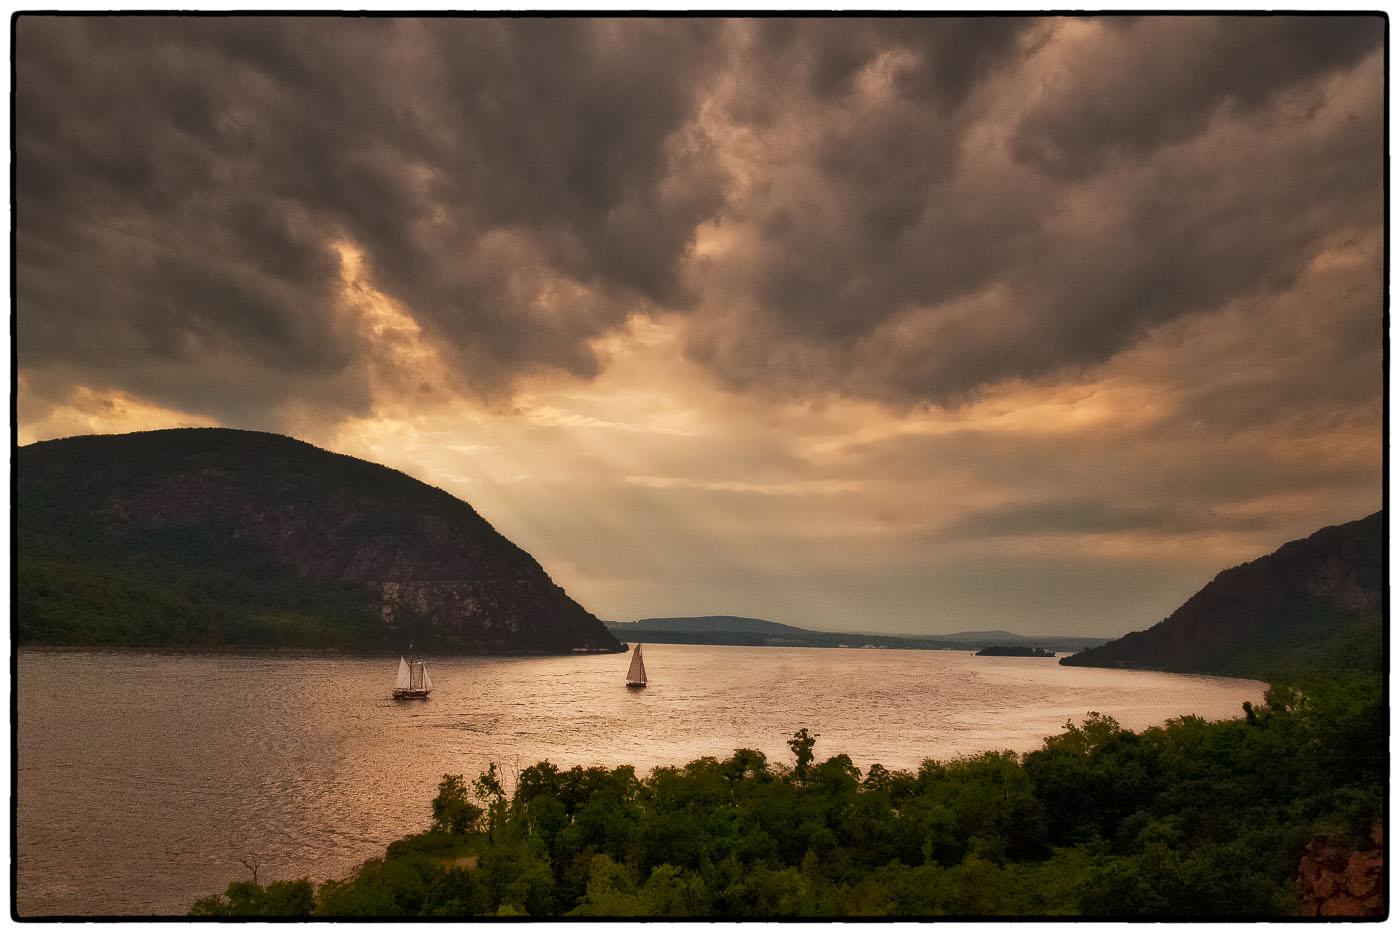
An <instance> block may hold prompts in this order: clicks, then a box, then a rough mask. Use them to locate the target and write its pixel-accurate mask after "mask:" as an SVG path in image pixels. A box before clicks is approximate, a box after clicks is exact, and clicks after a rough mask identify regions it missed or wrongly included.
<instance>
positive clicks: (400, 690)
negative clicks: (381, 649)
mask: <svg viewBox="0 0 1400 933" xmlns="http://www.w3.org/2000/svg"><path fill="white" fill-rule="evenodd" d="M408 656H409V658H412V657H413V652H412V649H411V646H410V651H409V655H408ZM432 692H433V678H431V677H429V676H428V666H427V665H426V664H424V663H423V662H422V661H412V660H408V661H406V660H404V658H403V656H402V655H400V656H399V676H398V677H397V678H395V680H394V699H396V700H426V699H427V698H428V694H430V693H432Z"/></svg>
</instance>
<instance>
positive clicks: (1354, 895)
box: [1297, 820, 1385, 917]
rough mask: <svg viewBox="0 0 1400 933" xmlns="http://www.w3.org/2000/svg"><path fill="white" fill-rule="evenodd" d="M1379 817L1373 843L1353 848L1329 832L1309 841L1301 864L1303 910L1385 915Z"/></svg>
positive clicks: (1323, 914)
mask: <svg viewBox="0 0 1400 933" xmlns="http://www.w3.org/2000/svg"><path fill="white" fill-rule="evenodd" d="M1382 832H1383V830H1382V828H1381V823H1380V821H1379V820H1377V821H1376V823H1375V825H1374V826H1373V827H1372V829H1371V840H1370V841H1371V845H1369V846H1362V847H1361V848H1357V849H1352V848H1350V847H1348V846H1345V845H1342V844H1341V843H1338V842H1337V841H1335V840H1331V839H1328V838H1327V837H1326V836H1318V837H1317V838H1316V839H1314V840H1313V841H1312V842H1311V843H1309V844H1308V848H1307V850H1306V851H1305V852H1304V853H1303V858H1302V859H1301V861H1300V862H1299V864H1298V878H1297V883H1298V888H1299V891H1300V892H1301V893H1302V896H1303V913H1304V914H1305V915H1307V916H1309V917H1381V916H1384V915H1385V852H1384V850H1383V849H1382V848H1381V843H1382Z"/></svg>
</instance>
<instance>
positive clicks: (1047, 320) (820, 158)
mask: <svg viewBox="0 0 1400 933" xmlns="http://www.w3.org/2000/svg"><path fill="white" fill-rule="evenodd" d="M1382 27H1383V22H1382V21H1381V20H1379V19H1377V18H1351V19H1340V20H1332V19H1316V18H1314V19H1308V18H1304V19H1299V18H1296V17H1294V18H1289V17H1283V18H1277V19H1269V20H1255V19H1249V18H1239V17H1234V18H1229V17H1227V18H1223V19H1220V18H1216V19H1207V20H1185V19H1183V20H1176V19H1166V20H1161V19H1145V20H1141V21H1134V22H1125V23H1119V22H1117V21H1112V22H1110V23H1109V24H1108V25H1107V26H1104V25H1103V24H1100V23H1096V22H1093V21H1088V22H1085V21H1078V20H1047V21H1041V22H1038V23H1036V24H1035V25H1034V27H1032V28H1025V29H1022V30H1021V31H1020V32H1018V33H1016V34H1015V37H1016V43H1015V48H1016V49H1017V50H1018V51H1020V52H1021V56H1018V57H1013V58H1005V57H1001V58H998V57H997V56H994V55H993V56H981V57H976V58H974V59H972V60H975V61H982V62H986V63H988V64H989V67H988V68H987V69H985V70H983V71H976V70H975V69H974V70H973V72H972V74H975V75H976V76H977V78H978V80H976V81H970V82H964V83H963V84H962V85H961V86H960V90H961V91H962V95H961V96H960V97H954V98H953V99H951V100H947V101H943V102H941V103H940V104H939V105H938V106H928V105H926V104H925V103H924V102H923V100H922V99H921V98H920V97H919V96H918V95H917V94H915V93H912V92H911V91H910V88H911V87H917V86H920V85H921V84H922V83H924V82H923V81H922V79H920V80H909V79H908V77H907V76H908V75H910V74H914V75H929V74H933V75H937V74H939V73H941V72H940V69H939V68H937V67H936V66H935V65H932V64H930V62H932V61H934V60H936V58H937V56H938V55H939V54H940V52H939V51H938V50H935V49H934V47H933V43H928V42H922V41H919V37H920V36H921V35H922V34H924V33H938V32H939V31H940V30H941V29H943V28H944V24H943V22H942V21H940V20H931V21H926V22H920V23H917V24H914V25H913V26H912V27H910V28H908V29H906V30H902V31H900V32H899V33H898V34H896V35H894V36H891V37H888V38H884V44H883V45H882V48H883V49H884V50H885V52H886V53H887V54H890V55H893V56H894V57H892V58H890V59H888V62H889V68H890V71H891V75H892V78H891V80H890V82H889V86H890V87H891V88H893V90H894V93H870V94H866V95H864V96H861V95H858V94H855V93H854V92H852V93H850V94H848V95H847V96H846V97H840V98H837V97H831V98H827V99H821V100H818V99H816V98H811V97H804V96H799V95H788V96H787V97H785V98H783V99H782V100H781V101H780V103H781V105H782V106H779V107H777V108H776V109H777V110H778V111H779V112H783V113H787V114H790V115H793V116H790V118H789V119H790V126H789V127H788V128H787V129H788V132H790V133H802V132H804V131H805V132H806V133H808V134H809V136H810V140H809V143H808V145H809V147H810V149H811V150H812V152H813V153H814V156H813V157H812V161H813V162H814V163H815V165H817V166H818V167H819V168H820V171H818V172H807V173H804V172H801V171H798V170H796V169H795V168H794V167H793V166H792V165H785V164H781V163H779V164H775V165H774V166H773V168H772V171H773V174H774V176H775V178H776V180H772V181H770V183H769V184H768V185H767V186H766V187H765V188H764V189H763V190H762V191H761V192H759V194H758V195H756V196H755V197H753V198H751V199H750V200H749V201H747V202H741V203H735V204H732V205H731V210H732V211H733V212H734V214H735V215H736V216H738V217H740V218H742V222H743V223H746V224H747V225H748V226H749V227H750V229H752V230H756V231H760V235H758V236H756V237H755V238H754V245H753V252H752V253H751V254H749V255H748V256H746V257H744V258H743V259H741V260H738V261H734V262H731V263H729V264H727V265H726V264H724V263H716V264H715V265H714V267H713V268H712V269H707V270H706V273H707V275H709V276H710V280H711V281H719V282H725V283H726V284H727V288H726V290H725V291H724V292H723V293H722V294H721V297H720V298H719V299H718V301H717V304H719V303H722V304H725V305H726V306H727V308H728V310H727V311H726V312H725V313H724V314H722V315H720V316H719V317H718V321H719V323H717V324H716V325H715V326H713V327H710V328H704V329H702V330H701V331H700V333H699V334H698V336H697V338H696V340H695V342H694V344H693V346H692V352H693V354H694V355H695V357H696V358H697V359H699V360H701V361H703V362H704V363H706V364H707V365H709V366H711V367H713V368H714V369H715V370H716V371H717V372H719V373H720V374H721V375H722V376H723V377H724V378H726V379H727V380H728V381H729V382H730V383H731V384H732V385H734V386H737V387H742V388H755V387H758V386H760V385H768V386H770V387H776V388H777V389H778V390H779V391H783V392H788V393H791V394H805V393H808V392H811V391H813V390H828V391H831V390H834V391H837V392H841V393H844V394H849V395H857V396H865V397H873V398H879V399H885V400H892V401H897V402H903V403H917V402H921V401H934V402H939V403H950V402H952V403H956V402H959V401H962V400H965V399H966V398H967V397H968V396H969V395H971V394H974V393H976V392H977V391H978V390H979V389H981V388H983V387H986V386H989V385H992V384H995V383H997V382H999V381H1002V380H1005V379H1012V378H1023V379H1041V378H1049V377H1054V376H1056V375H1058V374H1059V373H1060V372H1061V371H1062V370H1063V369H1065V368H1066V367H1074V366H1080V365H1085V364H1093V363H1099V362H1102V361H1104V360H1106V359H1108V358H1109V357H1111V356H1112V355H1113V354H1114V353H1116V352H1118V351H1120V350H1122V349H1124V348H1125V347H1127V346H1129V345H1131V344H1132V343H1133V342H1135V341H1136V340H1138V339H1139V338H1141V337H1142V335H1143V334H1144V333H1145V332H1146V331H1147V329H1148V328H1150V327H1152V326H1154V325H1157V324H1160V323H1162V322H1165V321H1170V320H1172V319H1174V318H1179V317H1181V316H1183V315H1186V314H1190V313H1194V312H1201V311H1208V310H1213V309H1216V308H1219V307H1221V306H1223V305H1224V304H1226V303H1228V302H1230V301H1232V300H1235V299H1239V298H1242V297H1246V296H1250V295H1255V294H1261V293H1271V292H1279V291H1281V290H1283V289H1285V288H1287V287H1288V286H1289V285H1290V284H1291V283H1292V282H1293V281H1294V280H1295V278H1296V276H1297V274H1298V273H1299V271H1300V270H1301V269H1302V268H1303V267H1304V266H1305V265H1306V263H1307V262H1308V261H1309V259H1310V258H1311V257H1312V255H1314V254H1315V253H1316V252H1317V251H1318V250H1320V249H1321V248H1322V247H1323V245H1324V244H1325V243H1326V242H1327V241H1328V239H1329V238H1331V237H1335V236H1337V235H1339V234H1345V233H1348V232H1353V231H1356V230H1365V229H1376V228H1378V227H1379V224H1380V223H1381V217H1382V214H1381V207H1382V201H1381V198H1380V190H1381V178H1382V171H1383V161H1382V154H1383V112H1382V94H1381V89H1382V81H1381V75H1380V69H1379V64H1378V59H1377V57H1376V53H1377V50H1378V49H1379V43H1380V39H1381V36H1382V34H1383V28H1382ZM822 28H825V29H837V28H840V24H822ZM1076 30H1077V31H1078V32H1081V33H1086V34H1084V35H1073V34H1072V33H1074V32H1075V31H1076ZM1159 34H1160V35H1159ZM813 45H816V43H813ZM1245 49H1252V52H1251V55H1250V57H1249V59H1248V62H1249V63H1244V62H1242V60H1241V58H1242V56H1243V53H1244V50H1245ZM1037 54H1039V56H1040V57H1039V58H1037V57H1036V56H1037ZM901 55H902V57H900V56H901ZM1368 55H1370V56H1371V58H1370V61H1371V62H1372V63H1373V65H1372V73H1371V79H1370V81H1369V84H1367V93H1366V94H1365V95H1364V96H1363V97H1362V98H1360V99H1346V100H1342V99H1335V97H1336V95H1338V94H1341V93H1343V91H1341V90H1338V89H1337V88H1336V87H1332V86H1329V85H1328V84H1327V83H1326V82H1328V81H1331V80H1333V79H1335V78H1337V77H1338V76H1340V75H1343V74H1346V73H1348V72H1349V70H1350V69H1353V68H1357V67H1363V64H1362V63H1363V62H1364V61H1366V60H1367V56H1368ZM1254 62H1257V63H1259V66H1258V69H1257V70H1255V69H1253V67H1252V64H1251V63H1254ZM1105 63H1106V64H1105ZM1289 63H1292V67H1291V68H1290V67H1289ZM1107 65H1111V66H1112V67H1107ZM1101 66H1103V67H1101ZM1232 69H1233V70H1232ZM1203 72H1204V76H1202V73H1203ZM1095 82H1102V86H1100V85H1099V84H1096V83H1095ZM935 83H936V82H935ZM1363 83H1365V82H1364V81H1363ZM847 84H849V82H847ZM843 86H845V85H843ZM1153 92H1156V95H1157V96H1154V95H1153ZM778 93H781V92H778ZM1328 93H1331V94H1333V95H1334V96H1333V98H1329V97H1328V96H1327V95H1328ZM1178 98H1179V99H1178ZM1222 102H1228V103H1230V104H1231V105H1232V106H1231V107H1224V108H1223V109H1222V107H1221V106H1219V105H1221V104H1222ZM1246 111H1247V112H1246ZM1104 114H1106V115H1107V116H1104V117H1103V119H1098V116H1099V115H1104ZM1221 114H1223V117H1221ZM1091 117H1093V118H1094V119H1091ZM1213 117H1220V118H1218V119H1212V118H1213ZM999 121H1007V122H999ZM1096 121H1097V122H1096ZM1007 133H1010V134H1011V136H1010V152H1011V154H1012V156H1013V158H1011V159H1006V158H1004V157H1002V155H1001V153H1002V150H1001V149H1000V147H999V142H998V141H999V140H1001V139H1003V138H1005V134H1007ZM1032 137H1034V138H1036V139H1039V140H1041V143H1038V144H1037V145H1039V146H1040V148H1039V149H1037V150H1036V151H1037V152H1044V151H1048V149H1047V148H1046V147H1049V146H1052V145H1053V146H1054V147H1058V148H1057V150H1056V151H1063V152H1068V153H1071V154H1072V155H1073V159H1072V160H1069V158H1068V157H1065V158H1059V157H1058V156H1057V159H1058V161H1057V162H1055V164H1054V167H1056V169H1057V170H1056V171H1053V172H1050V171H1047V168H1049V167H1051V166H1050V164H1049V163H1047V162H1046V160H1045V159H1038V158H1029V157H1028V156H1027V153H1026V151H1025V150H1026V146H1027V145H1028V143H1027V142H1026V141H1027V140H1028V139H1031V138H1032ZM1062 140H1074V141H1077V142H1076V145H1078V146H1079V147H1080V148H1072V147H1070V145H1069V143H1067V142H1062ZM1168 142H1170V143H1173V144H1175V145H1176V146H1177V148H1176V149H1174V150H1172V151H1166V149H1165V148H1164V147H1165V146H1166V144H1167V143H1168ZM1105 153H1125V155H1123V156H1122V157H1120V158H1116V159H1114V160H1111V164H1110V160H1108V159H1107V157H1106V156H1104V154H1105ZM1101 156H1102V157H1101ZM1071 161H1072V162H1073V165H1074V168H1075V171H1074V172H1069V171H1067V170H1065V169H1064V166H1066V165H1069V164H1070V162H1071ZM785 175H786V178H785V177H784V176H785ZM1070 175H1072V176H1074V177H1072V178H1070V177H1067V176H1070Z"/></svg>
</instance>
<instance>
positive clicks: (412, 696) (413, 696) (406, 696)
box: [394, 690, 432, 700]
mask: <svg viewBox="0 0 1400 933" xmlns="http://www.w3.org/2000/svg"><path fill="white" fill-rule="evenodd" d="M429 693H432V691H431V690H395V691H394V699H396V700H426V699H427V698H428V694H429Z"/></svg>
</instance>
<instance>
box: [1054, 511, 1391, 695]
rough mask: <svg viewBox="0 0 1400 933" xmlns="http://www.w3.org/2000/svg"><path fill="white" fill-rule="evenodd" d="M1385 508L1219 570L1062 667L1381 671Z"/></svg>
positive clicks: (1249, 673) (1265, 674) (1263, 674)
mask: <svg viewBox="0 0 1400 933" xmlns="http://www.w3.org/2000/svg"><path fill="white" fill-rule="evenodd" d="M1385 550H1386V521H1385V513H1383V512H1377V513H1376V514H1374V515H1370V516H1368V517H1366V518H1363V519H1359V520H1357V521H1354V522H1349V523H1347V524H1345V525H1334V526H1330V527H1327V528H1323V529H1322V530H1321V531H1318V532H1317V533H1315V534H1313V535H1312V536H1311V537H1308V538H1305V539H1303V540H1300V541H1291V542H1289V543H1288V544H1285V545H1284V546H1283V547H1281V548H1279V549H1278V550H1277V551H1275V552H1273V553H1272V554H1269V555H1268V556H1266V557H1261V558H1259V559H1257V560H1253V561H1250V562H1249V563H1247V564H1241V565H1240V566H1238V567H1234V568H1231V569H1229V570H1226V571H1223V572H1222V573H1220V574H1219V575H1218V576H1217V577H1216V578H1215V579H1214V580H1212V581H1211V582H1210V583H1208V584H1206V586H1205V587H1204V588H1203V589H1202V590H1201V591H1200V592H1198V593H1197V594H1196V595H1194V596H1192V597H1191V598H1190V599H1188V600H1187V601H1186V602H1185V603H1184V604H1182V606H1181V607H1180V608H1179V609H1177V610H1176V611H1175V612H1173V613H1172V614H1171V615H1170V616H1168V617H1167V618H1166V619H1164V620H1162V621H1161V622H1159V623H1157V624H1156V625H1154V626H1152V627H1151V628H1149V629H1147V630H1146V631H1141V632H1132V633H1130V634H1128V635H1124V636H1123V637H1122V638H1119V639H1117V640H1116V641H1111V642H1109V643H1108V644H1105V645H1101V646H1099V647H1096V648H1090V649H1088V650H1086V651H1081V652H1080V653H1079V654H1076V655H1074V656H1073V657H1070V658H1062V659H1061V660H1060V663H1061V664H1071V665H1082V666H1086V667H1132V668H1150V669H1153V670H1163V671H1178V672H1189V673H1203V674H1229V675H1234V676H1244V677H1255V678H1259V679H1265V680H1268V679H1273V678H1277V677H1286V676H1289V675H1294V674H1298V673H1306V672H1317V671H1344V670H1368V671H1377V672H1378V671H1380V670H1381V669H1382V663H1383V643H1382V638H1383V635H1382V628H1383V621H1382V607H1383V598H1382V597H1383V592H1384V588H1385V580H1386V576H1385Z"/></svg>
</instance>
